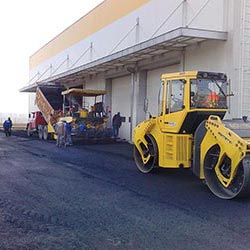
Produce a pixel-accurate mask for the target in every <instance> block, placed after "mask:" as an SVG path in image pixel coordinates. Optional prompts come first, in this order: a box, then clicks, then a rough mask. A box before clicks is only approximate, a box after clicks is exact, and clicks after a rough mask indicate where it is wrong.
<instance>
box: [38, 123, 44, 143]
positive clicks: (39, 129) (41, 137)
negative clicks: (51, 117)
mask: <svg viewBox="0 0 250 250" xmlns="http://www.w3.org/2000/svg"><path fill="white" fill-rule="evenodd" d="M38 137H39V139H40V140H42V139H43V126H41V125H39V126H38Z"/></svg>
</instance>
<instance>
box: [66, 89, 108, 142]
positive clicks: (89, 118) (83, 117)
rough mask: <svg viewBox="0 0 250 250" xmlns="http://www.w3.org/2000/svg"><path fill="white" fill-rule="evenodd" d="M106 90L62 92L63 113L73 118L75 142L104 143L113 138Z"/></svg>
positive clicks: (71, 90) (69, 90) (70, 90)
mask: <svg viewBox="0 0 250 250" xmlns="http://www.w3.org/2000/svg"><path fill="white" fill-rule="evenodd" d="M105 94H106V91H105V90H100V89H99V90H97V89H79V88H71V89H67V90H65V91H63V92H62V96H63V100H64V102H63V103H64V106H63V113H64V114H65V115H67V116H72V124H73V126H72V133H73V135H74V139H75V140H82V141H90V140H91V141H104V140H108V139H110V138H111V137H112V129H111V128H110V126H108V121H110V117H109V114H108V111H107V110H106V109H105V107H104V95H105Z"/></svg>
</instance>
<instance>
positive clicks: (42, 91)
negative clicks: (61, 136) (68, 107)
mask: <svg viewBox="0 0 250 250" xmlns="http://www.w3.org/2000/svg"><path fill="white" fill-rule="evenodd" d="M61 92H62V87H60V86H52V85H49V86H38V87H37V89H36V105H37V107H38V109H39V110H40V112H41V114H42V116H43V119H41V120H40V123H38V124H37V128H38V134H39V138H40V139H44V140H47V139H48V138H54V135H55V130H54V126H53V125H54V124H55V123H56V122H57V121H58V119H59V118H60V117H63V112H62V109H63V97H62V95H61ZM44 120H45V122H44ZM27 131H28V130H27Z"/></svg>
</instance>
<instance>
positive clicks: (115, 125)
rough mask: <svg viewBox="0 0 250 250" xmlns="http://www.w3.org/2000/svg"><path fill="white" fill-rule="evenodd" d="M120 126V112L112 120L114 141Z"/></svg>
mask: <svg viewBox="0 0 250 250" xmlns="http://www.w3.org/2000/svg"><path fill="white" fill-rule="evenodd" d="M121 125H122V118H121V116H120V112H118V113H117V114H115V115H114V116H113V119H112V127H113V136H114V138H115V139H116V138H117V137H118V134H119V128H120V127H121Z"/></svg>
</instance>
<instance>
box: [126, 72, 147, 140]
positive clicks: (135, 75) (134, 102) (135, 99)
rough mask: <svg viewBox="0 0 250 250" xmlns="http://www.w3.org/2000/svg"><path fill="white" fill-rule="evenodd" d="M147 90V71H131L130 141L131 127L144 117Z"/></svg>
mask: <svg viewBox="0 0 250 250" xmlns="http://www.w3.org/2000/svg"><path fill="white" fill-rule="evenodd" d="M146 90H147V71H146V70H144V71H134V72H132V73H131V112H130V114H131V116H130V122H131V123H130V141H131V142H132V137H133V129H134V128H135V127H136V126H137V125H138V124H139V123H140V122H142V121H144V120H145V119H146V112H147V110H145V100H146V94H147V92H146Z"/></svg>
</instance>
